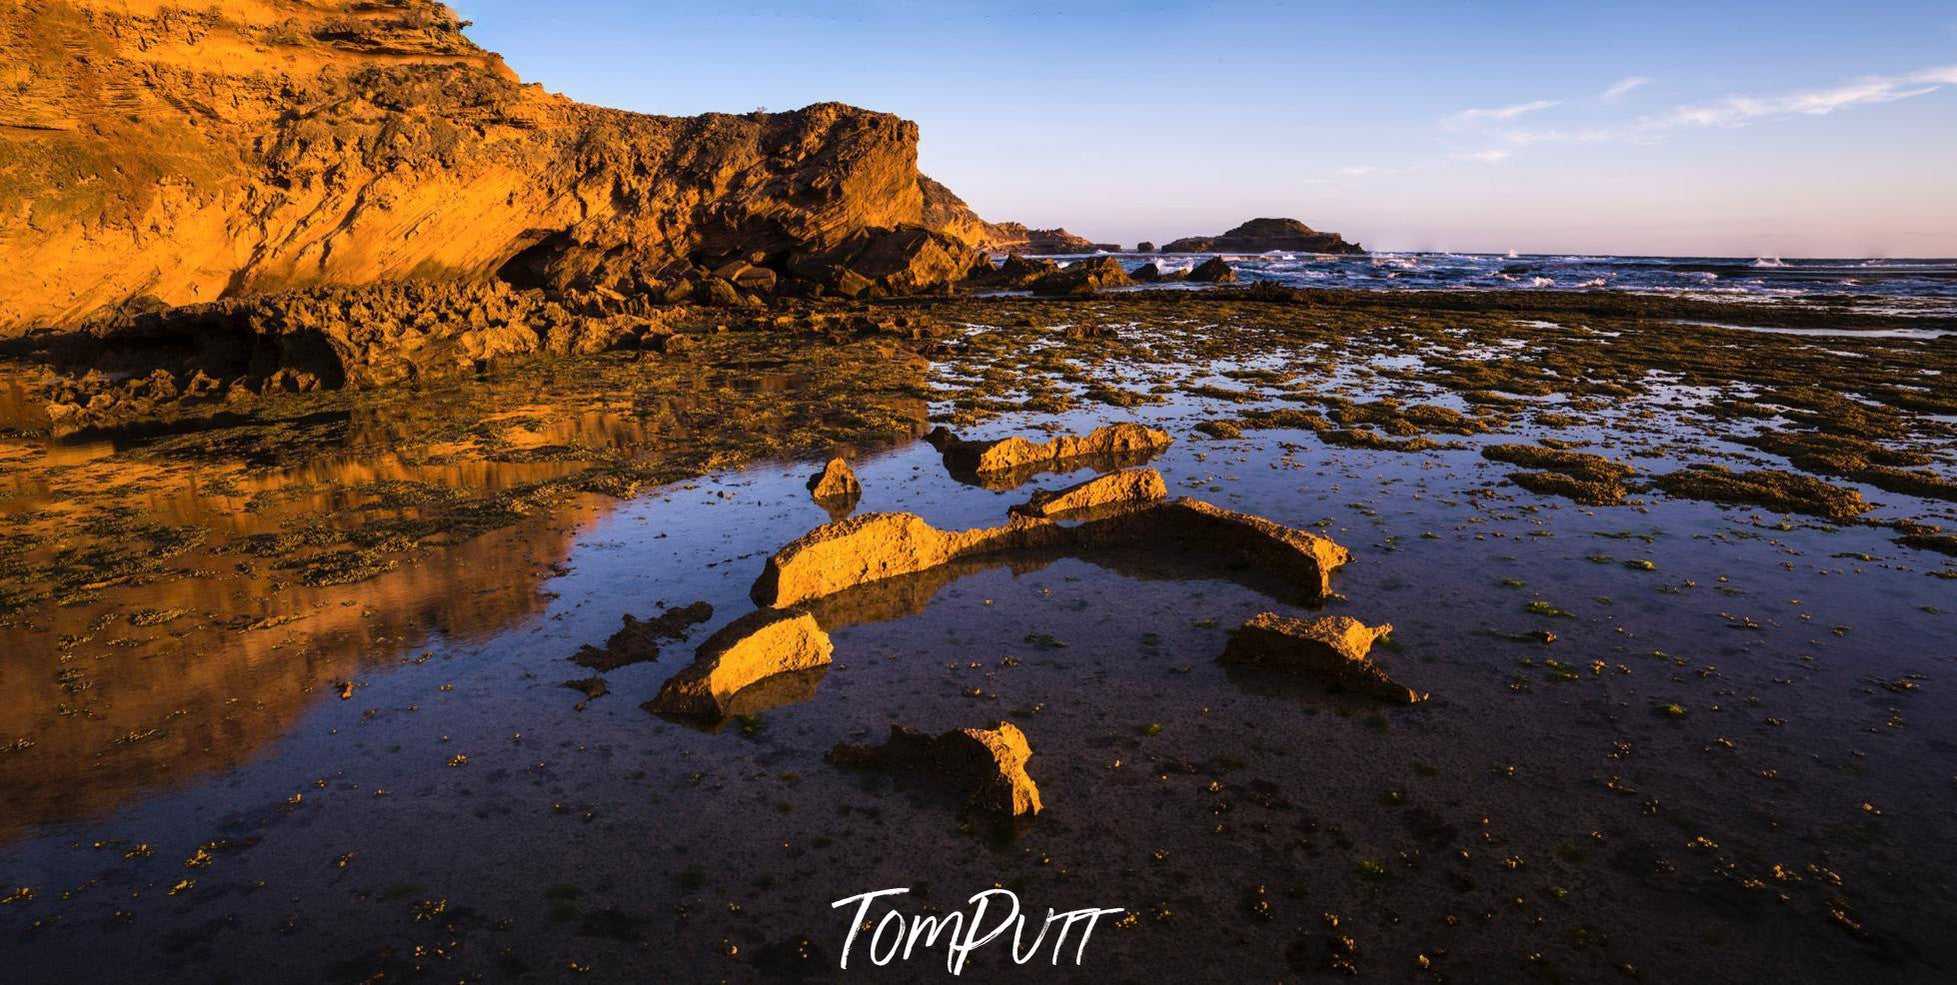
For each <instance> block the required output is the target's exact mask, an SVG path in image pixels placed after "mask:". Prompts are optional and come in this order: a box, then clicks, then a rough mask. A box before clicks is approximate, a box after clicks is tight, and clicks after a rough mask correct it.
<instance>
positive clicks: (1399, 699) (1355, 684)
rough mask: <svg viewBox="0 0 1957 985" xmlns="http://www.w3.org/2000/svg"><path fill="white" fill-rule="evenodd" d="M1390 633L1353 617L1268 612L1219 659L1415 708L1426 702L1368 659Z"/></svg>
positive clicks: (1243, 628)
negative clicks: (1290, 615) (1375, 643)
mask: <svg viewBox="0 0 1957 985" xmlns="http://www.w3.org/2000/svg"><path fill="white" fill-rule="evenodd" d="M1392 631H1393V627H1392V626H1385V625H1382V626H1367V625H1366V624H1365V623H1362V622H1360V621H1359V620H1357V619H1353V618H1351V617H1350V616H1324V617H1321V618H1318V619H1312V620H1304V619H1293V618H1288V617H1285V616H1280V615H1278V614H1277V613H1275V612H1264V613H1260V614H1258V615H1256V616H1254V617H1252V618H1251V619H1250V621H1248V622H1246V623H1244V624H1243V625H1242V626H1241V627H1239V628H1238V629H1237V631H1236V632H1235V633H1233V634H1231V636H1230V642H1229V644H1228V645H1227V646H1226V647H1225V648H1224V650H1223V656H1222V657H1221V658H1220V659H1222V661H1223V662H1224V663H1233V664H1251V665H1255V666H1260V667H1271V668H1275V669H1278V670H1288V671H1292V672H1294V673H1300V674H1306V675H1309V676H1312V677H1316V678H1319V679H1321V680H1323V681H1325V682H1326V683H1329V684H1333V685H1336V686H1338V687H1340V688H1342V689H1345V690H1348V691H1354V692H1357V693H1359V694H1364V695H1368V696H1370V697H1374V698H1378V699H1380V700H1381V701H1388V702H1392V703H1394V704H1408V705H1410V704H1415V703H1417V702H1419V701H1421V700H1422V699H1423V696H1422V695H1419V694H1416V693H1415V692H1414V691H1412V690H1411V689H1409V688H1407V687H1405V686H1404V685H1402V684H1400V683H1398V682H1396V681H1394V680H1393V679H1392V678H1391V677H1388V676H1387V674H1386V671H1384V670H1382V669H1380V666H1379V665H1378V664H1376V663H1374V662H1373V661H1372V660H1371V659H1370V658H1369V657H1367V655H1366V654H1367V653H1368V652H1369V651H1371V650H1372V647H1373V641H1374V640H1377V639H1379V638H1380V637H1382V636H1385V635H1386V634H1388V633H1391V632H1392Z"/></svg>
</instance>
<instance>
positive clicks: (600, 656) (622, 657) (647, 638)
mask: <svg viewBox="0 0 1957 985" xmlns="http://www.w3.org/2000/svg"><path fill="white" fill-rule="evenodd" d="M712 618H713V606H711V605H709V604H707V603H705V602H695V603H693V604H692V605H687V606H681V607H680V608H677V609H668V610H666V611H665V612H662V613H660V614H659V615H658V616H657V617H656V618H652V619H639V618H637V617H635V616H633V615H632V614H630V613H627V614H626V615H625V616H624V622H625V625H624V626H623V627H622V628H621V629H619V631H618V632H616V633H613V634H612V635H611V638H610V639H608V640H606V641H605V646H604V649H599V648H598V647H595V646H591V645H589V644H587V645H585V646H584V647H583V648H581V649H579V650H578V652H577V655H575V656H573V657H572V658H571V662H572V663H576V664H580V665H582V666H585V667H590V668H591V669H592V670H596V671H601V672H605V671H613V670H617V669H618V668H620V667H624V666H627V665H629V664H635V663H644V662H645V661H648V660H657V659H659V644H660V642H661V641H667V640H679V639H685V638H686V634H687V633H688V632H689V631H690V630H691V629H692V628H693V627H694V626H697V625H699V624H700V623H703V622H706V621H707V620H709V619H712Z"/></svg>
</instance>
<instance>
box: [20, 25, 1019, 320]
mask: <svg viewBox="0 0 1957 985" xmlns="http://www.w3.org/2000/svg"><path fill="white" fill-rule="evenodd" d="M10 10H11V8H10ZM31 12H32V15H31V16H30V15H29V14H27V13H22V14H19V15H16V14H13V13H9V14H8V15H6V16H4V17H0V64H4V65H6V66H8V67H9V69H14V68H17V69H18V71H16V72H10V74H9V76H8V78H9V82H8V85H9V86H10V89H9V91H8V96H7V105H8V108H7V110H6V114H5V115H6V121H5V122H6V124H7V127H8V131H7V132H8V137H7V139H5V140H0V200H4V201H5V202H7V203H8V205H7V207H6V208H4V209H0V269H5V270H7V271H9V272H10V275H9V276H7V277H4V278H0V335H10V334H17V333H20V332H23V331H25V330H27V329H29V328H31V327H37V326H53V327H70V326H74V325H76V324H79V323H80V322H81V321H82V320H83V319H84V318H86V317H87V316H89V315H90V314H91V313H93V312H96V311H100V310H103V309H107V308H111V307H113V306H115V305H118V304H121V303H123V302H126V301H130V300H132V299H137V298H141V297H144V296H153V297H155V298H157V299H160V300H161V301H162V302H164V303H166V304H171V305H181V304H188V303H197V302H208V301H212V300H217V299H220V298H224V297H231V296H240V295H256V294H262V293H267V292H272V291H278V290H285V289H291V288H299V287H308V286H318V285H342V286H361V285H370V284H375V283H381V282H388V281H405V280H425V281H449V282H470V283H480V282H483V281H486V280H489V279H491V278H496V277H501V278H503V279H505V280H508V281H510V282H512V283H514V284H516V285H518V286H522V287H540V288H549V289H553V290H567V289H593V288H609V289H614V290H617V291H620V292H622V293H627V294H631V293H636V292H641V291H649V290H653V289H655V288H656V289H658V290H660V291H662V292H663V291H667V290H673V289H674V285H676V284H679V283H683V282H685V281H686V280H688V278H689V275H690V274H691V273H692V271H693V270H694V269H695V268H706V269H707V270H713V269H717V268H722V267H724V266H725V265H726V264H727V263H729V262H730V261H734V260H736V259H741V260H745V261H746V262H748V263H749V265H750V266H751V267H754V268H757V269H755V270H752V271H748V272H743V273H742V274H740V275H739V276H733V277H730V278H729V279H730V280H731V281H732V283H733V284H734V285H735V286H737V287H738V288H739V290H740V292H741V293H742V294H752V293H755V292H760V291H766V290H768V289H769V285H768V283H767V280H768V274H767V273H765V272H762V271H763V270H766V269H769V268H773V267H774V265H773V264H772V263H755V262H754V261H753V259H752V258H753V257H755V256H757V255H759V256H762V257H780V256H788V255H791V254H796V253H820V252H823V251H826V250H830V249H832V248H835V247H837V246H839V245H840V244H842V243H844V242H845V241H847V240H849V239H850V238H851V237H852V236H856V235H858V234H864V233H868V234H872V235H873V236H874V235H879V234H883V233H888V232H891V231H901V230H903V229H905V228H907V227H911V228H919V229H923V230H926V231H928V232H929V233H930V234H931V235H933V236H943V237H946V238H947V240H948V241H950V242H956V243H959V244H962V245H963V246H964V247H965V248H968V249H975V248H979V247H989V246H992V245H995V244H997V243H1002V242H1005V241H1006V240H1008V239H1011V238H1012V234H1011V233H1009V232H1003V231H1002V230H1001V229H999V228H998V227H993V226H990V225H988V224H986V223H985V222H983V221H982V220H980V219H979V218H978V217H977V216H976V215H973V214H972V212H971V210H970V209H969V208H968V207H966V206H965V205H964V203H963V202H960V201H959V200H958V199H957V197H956V196H954V195H951V194H950V193H949V192H948V191H946V190H945V189H944V188H943V186H941V185H938V184H937V183H936V182H931V181H929V180H928V179H926V178H925V177H924V176H923V175H921V174H919V173H918V170H917V136H918V134H917V127H916V125H915V124H913V123H910V122H908V121H905V120H901V119H898V118H897V117H894V116H889V115H886V114H880V113H872V112H868V111H864V110H859V109H855V108H853V107H848V106H843V105H840V104H835V103H824V104H818V105H814V106H810V107H807V108H805V109H802V110H798V111H795V112H789V113H773V114H769V113H759V112H757V113H750V114H743V115H727V114H710V115H706V116H699V117H692V118H675V117H659V116H646V115H641V114H637V113H628V112H622V111H618V110H610V109H602V108H599V107H593V106H586V105H582V104H579V103H575V102H572V101H571V100H569V99H566V98H564V97H562V96H558V95H555V94H552V93H550V92H548V91H546V90H545V89H544V88H543V87H542V86H526V85H523V84H522V83H521V82H520V81H519V80H518V79H517V78H516V76H515V74H514V73H513V72H511V71H510V70H509V68H508V67H507V66H505V65H504V64H503V61H502V59H501V58H499V57H498V56H496V55H495V54H493V53H490V52H487V51H484V50H483V49H481V48H479V47H477V46H476V45H475V44H474V43H472V42H471V41H470V40H469V39H468V37H467V36H466V35H465V34H464V33H463V30H462V28H463V26H464V25H463V24H462V23H461V22H460V21H459V20H458V19H457V18H456V16H455V15H454V14H453V13H452V12H450V11H449V10H447V9H446V8H444V7H442V6H441V5H440V4H438V3H435V2H433V0H386V2H375V0H312V2H307V3H269V2H244V0H240V2H237V3H224V4H203V5H195V4H192V5H175V4H155V3H140V4H131V3H127V2H124V0H60V2H56V3H51V4H35V5H33V7H32V11H31ZM80 53H86V57H82V56H81V55H80ZM15 76H18V78H15ZM16 205H17V206H18V207H15V206H16ZM898 267H900V268H901V271H902V276H895V274H896V273H897V272H896V271H893V272H892V273H889V274H867V275H864V276H867V277H869V278H870V279H872V280H875V279H878V278H880V277H891V279H892V280H893V281H897V282H904V283H903V284H902V286H901V287H892V288H890V289H892V290H911V289H918V288H924V287H929V286H931V285H930V284H929V283H927V281H929V280H930V278H932V277H937V276H941V275H942V276H953V275H955V276H957V277H962V275H963V273H964V270H963V269H955V268H956V265H955V264H947V263H940V262H938V261H937V260H936V259H932V260H929V261H923V260H919V259H917V258H915V257H913V258H911V259H909V260H907V261H906V262H904V263H901V264H899V265H898ZM775 272H776V273H779V270H778V269H776V271H775ZM838 279H839V280H842V281H845V282H847V281H848V278H842V277H839V278H838ZM775 286H777V287H780V286H785V285H779V284H777V285H775ZM842 286H844V287H845V288H847V287H850V286H854V285H853V284H849V283H845V284H844V285H842ZM689 290H690V288H689ZM709 290H713V289H711V288H710V289H709ZM839 293H849V292H848V291H847V290H844V291H841V292H839Z"/></svg>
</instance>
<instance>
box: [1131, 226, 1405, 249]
mask: <svg viewBox="0 0 1957 985" xmlns="http://www.w3.org/2000/svg"><path fill="white" fill-rule="evenodd" d="M1273 250H1281V251H1284V252H1287V253H1364V252H1366V251H1365V250H1364V249H1363V248H1361V247H1360V246H1359V244H1357V243H1348V242H1346V241H1345V238H1344V237H1343V236H1340V235H1339V234H1338V233H1322V232H1319V231H1318V230H1316V229H1313V228H1312V227H1310V226H1307V225H1305V224H1304V223H1302V222H1299V221H1298V220H1296V219H1252V220H1250V221H1249V222H1246V223H1244V224H1243V225H1241V226H1238V227H1237V228H1235V229H1232V230H1230V231H1229V232H1227V233H1224V234H1223V235H1221V236H1190V237H1187V238H1184V239H1179V240H1176V241H1174V242H1172V243H1168V244H1165V245H1164V246H1163V247H1162V252H1164V253H1269V252H1271V251H1273Z"/></svg>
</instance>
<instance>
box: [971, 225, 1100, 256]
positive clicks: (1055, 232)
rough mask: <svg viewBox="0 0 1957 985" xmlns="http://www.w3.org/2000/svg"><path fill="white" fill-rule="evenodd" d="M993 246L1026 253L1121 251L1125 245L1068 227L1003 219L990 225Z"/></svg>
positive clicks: (999, 250)
mask: <svg viewBox="0 0 1957 985" xmlns="http://www.w3.org/2000/svg"><path fill="white" fill-rule="evenodd" d="M989 232H990V233H991V237H990V244H989V245H990V246H991V248H992V249H993V250H995V251H998V252H1005V253H1025V254H1030V255H1034V256H1046V255H1052V254H1064V253H1093V252H1095V251H1096V250H1099V251H1101V252H1103V253H1119V252H1121V247H1120V246H1119V245H1118V244H1115V243H1096V242H1094V241H1093V240H1091V239H1088V238H1086V237H1084V236H1076V235H1074V234H1073V233H1070V232H1068V231H1066V230H1065V229H1028V228H1026V226H1025V224H1024V223H1018V222H1002V223H999V224H998V225H996V226H992V227H990V230H989Z"/></svg>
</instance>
